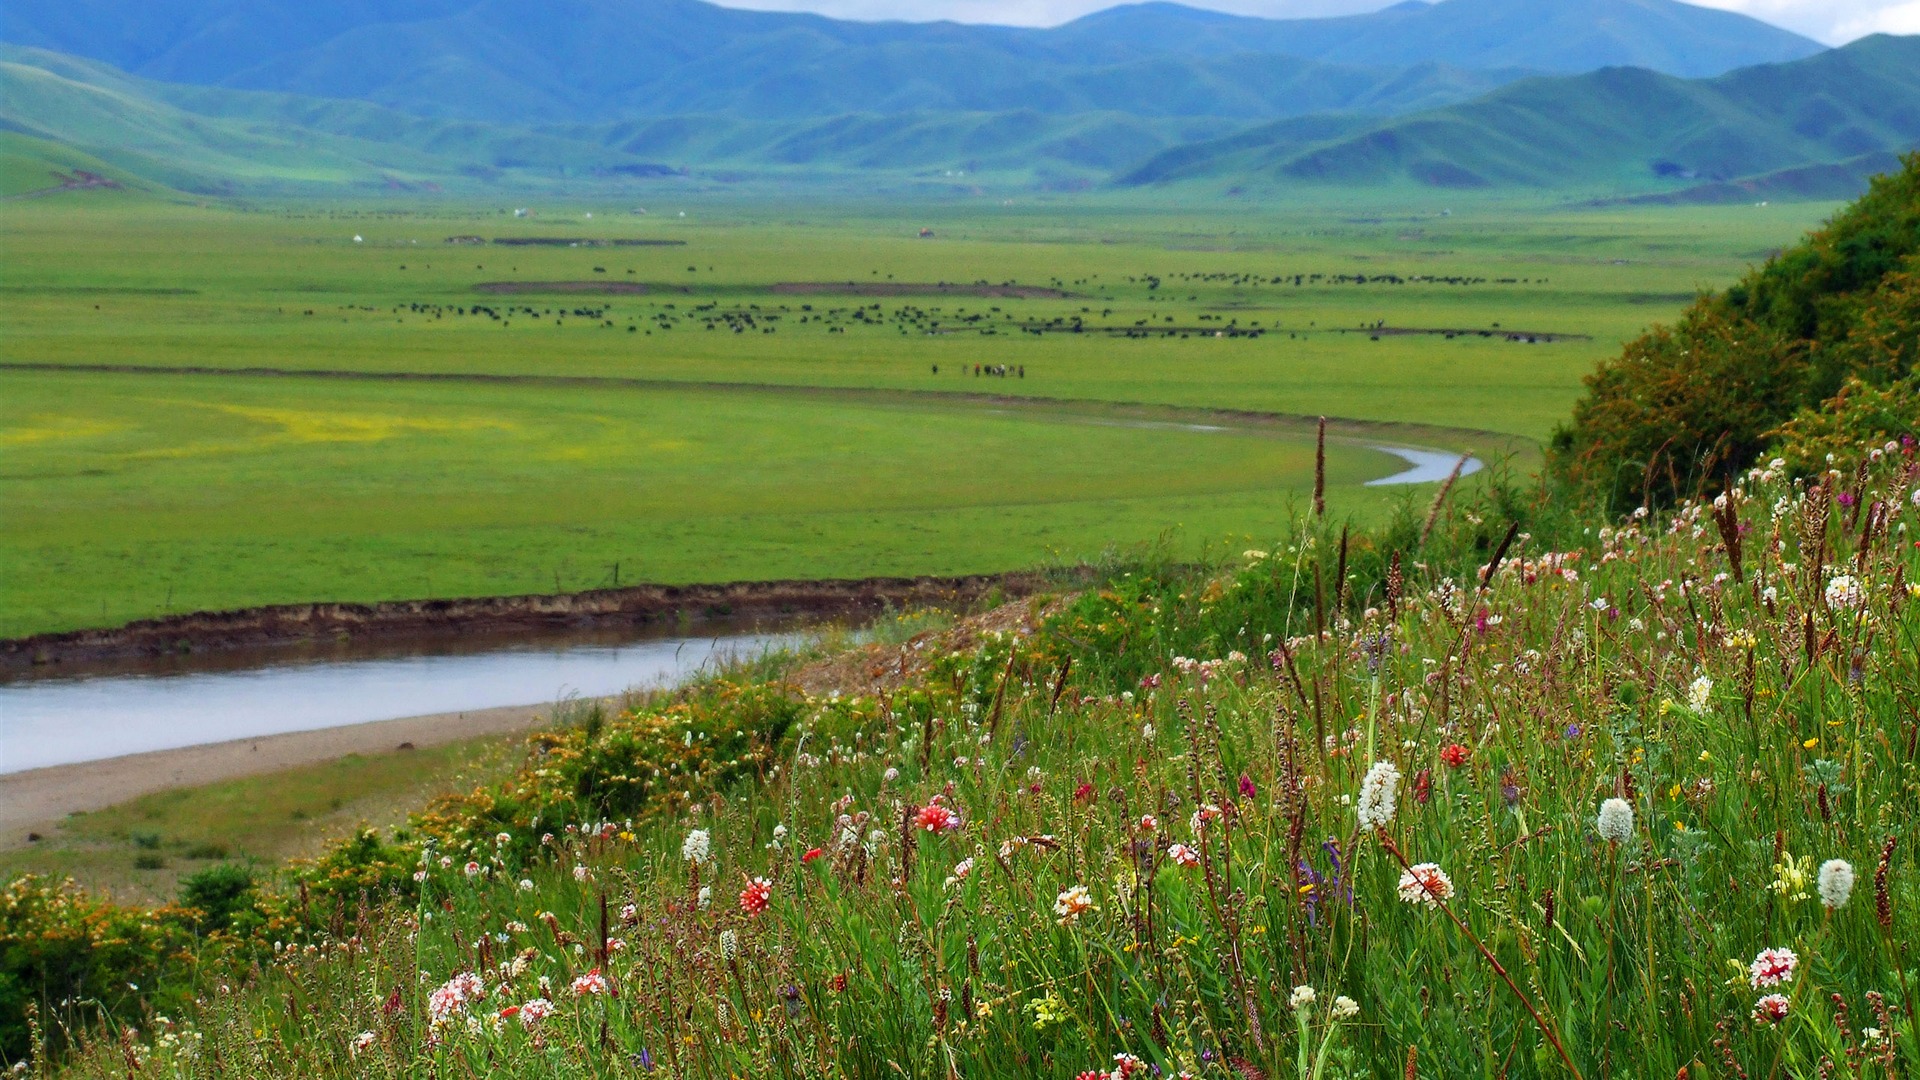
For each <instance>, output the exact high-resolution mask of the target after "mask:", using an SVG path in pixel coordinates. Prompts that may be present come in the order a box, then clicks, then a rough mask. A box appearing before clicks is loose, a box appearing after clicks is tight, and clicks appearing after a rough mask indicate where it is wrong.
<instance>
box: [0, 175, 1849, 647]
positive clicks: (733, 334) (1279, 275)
mask: <svg viewBox="0 0 1920 1080" xmlns="http://www.w3.org/2000/svg"><path fill="white" fill-rule="evenodd" d="M647 201H648V206H647V209H648V211H649V212H647V213H644V214H642V213H639V212H636V210H637V208H636V207H634V206H631V205H603V206H597V207H595V206H587V205H569V206H561V207H539V208H534V209H533V212H532V213H530V214H528V215H526V216H516V215H515V214H514V213H513V212H512V208H509V207H497V208H496V207H478V206H474V205H471V204H459V205H445V204H435V203H430V202H424V201H415V202H406V203H393V204H382V203H362V204H358V205H354V206H345V207H341V208H338V209H331V210H329V209H321V208H316V207H315V206H312V205H299V206H270V205H260V206H251V207H235V206H232V205H222V206H200V205H193V204H184V203H180V202H172V201H164V200H160V199H155V198H151V197H148V196H145V195H142V194H140V193H137V192H131V191H87V192H78V193H70V194H63V195H60V196H56V197H51V198H46V199H38V200H30V201H24V202H17V203H14V204H11V205H10V206H9V207H8V209H7V212H6V214H5V218H4V232H3V233H0V242H3V243H4V249H5V255H6V263H7V266H8V271H7V275H6V279H5V281H4V284H0V320H4V325H5V326H6V327H7V332H6V335H5V340H4V342H0V364H4V367H0V388H3V389H0V447H4V449H5V454H4V465H0V499H4V501H5V505H6V506H7V507H8V513H7V515H6V521H5V524H4V526H0V561H3V562H4V564H5V566H6V567H7V570H6V576H5V579H4V584H3V585H0V635H4V636H9V637H14V636H21V635H26V634H31V633H36V632H43V631H57V630H64V629H72V628H77V627H84V626H106V625H115V624H118V623H122V622H125V621H127V620H129V619H135V618H142V617H151V616H156V615H164V614H169V613H178V612H186V611H193V610H207V609H223V608H234V607H241V606H248V605H253V604H260V603H289V602H301V601H312V600H355V601H372V600H382V599H400V598H415V597H431V596H471V595H491V594H512V593H528V592H552V591H567V590H574V589H581V588H591V587H599V586H605V585H609V584H614V583H616V582H628V583H630V582H636V581H656V582H690V581H729V580H755V579H773V578H788V577H858V576H869V575H883V574H888V575H891V574H923V573H970V572H988V571H996V570H1006V569H1013V568H1017V567H1025V566H1031V565H1035V564H1040V563H1045V562H1049V561H1072V560H1079V559H1087V558H1095V557H1098V556H1099V555H1100V554H1101V553H1103V552H1105V551H1109V550H1112V549H1114V548H1115V547H1118V546H1125V545H1137V544H1141V543H1148V542H1156V541H1157V542H1161V543H1164V544H1166V545H1168V546H1169V548H1170V549H1171V550H1174V551H1194V550H1196V549H1199V548H1202V547H1206V546H1209V545H1220V544H1229V545H1232V544H1239V545H1242V546H1245V545H1257V544H1259V543H1260V542H1262V540H1263V539H1265V538H1270V537H1272V536H1274V535H1278V534H1279V533H1280V532H1281V531H1282V526H1283V525H1284V524H1285V523H1286V521H1287V520H1288V519H1289V518H1290V517H1291V516H1293V515H1295V514H1297V513H1299V512H1300V511H1301V510H1302V509H1303V507H1304V505H1305V503H1306V501H1307V498H1308V494H1309V490H1310V487H1311V484H1312V474H1313V446H1312V435H1311V430H1312V428H1311V419H1310V418H1312V417H1317V416H1322V415H1324V416H1328V417H1331V418H1334V423H1333V425H1332V434H1333V440H1332V443H1331V446H1330V452H1329V465H1328V483H1329V492H1330V502H1331V504H1332V505H1333V507H1334V510H1335V512H1336V513H1337V514H1340V515H1344V516H1351V517H1353V518H1355V519H1356V520H1371V519H1377V518H1378V517H1379V516H1380V515H1382V514H1384V513H1387V512H1389V511H1390V510H1391V509H1392V507H1393V506H1394V505H1395V504H1396V503H1397V502H1399V501H1401V500H1425V499H1428V498H1430V497H1431V488H1430V487H1418V486H1415V487H1410V488H1401V489H1393V488H1379V487H1366V486H1363V485H1364V484H1365V483H1366V481H1369V480H1373V479H1377V478H1380V477H1383V476H1386V475H1388V474H1390V473H1393V472H1395V471H1397V469H1398V468H1400V467H1401V463H1400V462H1399V461H1398V459H1396V458H1394V457H1392V456H1389V455H1387V454H1385V453H1382V452H1381V451H1379V450H1377V449H1374V447H1376V446H1380V445H1398V446H1415V447H1425V448H1432V449H1438V450H1442V451H1446V452H1449V453H1458V452H1463V451H1466V450H1473V451H1475V452H1477V453H1479V454H1481V455H1483V456H1486V457H1489V458H1496V459H1497V458H1503V457H1505V458H1510V459H1511V460H1513V461H1514V462H1515V463H1516V464H1518V465H1520V466H1521V467H1525V466H1527V465H1530V464H1531V463H1532V462H1533V461H1534V460H1536V458H1537V447H1538V444H1539V442H1540V440H1542V439H1544V438H1545V437H1546V436H1547V435H1548V434H1549V433H1550V431H1551V429H1552V427H1553V425H1554V424H1555V423H1557V422H1559V421H1560V420H1561V419H1562V418H1564V417H1565V416H1566V414H1567V409H1568V407H1569V405H1570V404H1571V402H1572V401H1573V399H1574V398H1575V396H1576V395H1577V393H1578V391H1579V386H1580V378H1581V376H1582V375H1584V374H1585V373H1586V372H1587V371H1589V370H1591V368H1592V366H1593V364H1594V363H1595V362H1596V361H1597V360H1599V359H1601V358H1602V357H1604V356H1607V355H1609V354H1611V353H1613V352H1615V351H1616V350H1617V349H1618V348H1619V345H1620V343H1621V342H1622V341H1623V340H1625V339H1627V338H1629V337H1631V336H1632V335H1634V334H1635V333H1637V332H1639V331H1640V330H1641V329H1642V328H1643V327H1645V326H1646V325H1648V324H1650V323H1652V322H1655V321H1659V320H1662V319H1667V318H1671V317H1672V316H1673V315H1674V314H1676V313H1677V312H1678V311H1679V309H1680V308H1681V307H1683V306H1684V305H1685V304H1686V303H1687V302H1688V301H1689V300H1691V299H1692V297H1693V296H1694V295H1695V294H1696V293H1697V291H1699V290H1701V289H1706V288H1713V287H1717V286H1719V285H1721V284H1724V283H1725V282H1726V281H1728V280H1731V279H1732V278H1733V277H1734V276H1735V275H1736V274H1737V273H1738V272H1739V271H1740V270H1741V269H1743V268H1744V267H1745V266H1747V265H1749V264H1751V263H1753V262H1756V261H1759V260H1762V259H1764V258H1765V257H1766V256H1767V254H1768V253H1769V252H1770V251H1771V250H1773V249H1774V248H1776V247H1778V246H1780V245H1781V244H1784V243H1786V242H1788V241H1789V240H1790V239H1791V238H1792V237H1794V236H1795V235H1797V234H1798V233H1800V232H1802V231H1804V230H1805V229H1806V228H1808V227H1809V226H1811V225H1814V224H1816V223H1817V222H1818V221H1819V220H1821V219H1822V218H1823V217H1824V215H1825V214H1826V213H1827V212H1829V211H1830V210H1831V207H1829V206H1825V205H1821V204H1785V205H1772V206H1766V205H1759V206H1737V207H1720V208H1684V209H1683V208H1667V207H1592V206H1558V205H1550V204H1546V203H1540V204H1538V205H1531V206H1528V205H1517V206H1516V205H1514V204H1512V203H1507V204H1495V203H1491V202H1488V203H1483V204H1476V203H1473V202H1470V201H1468V202H1462V203H1459V204H1456V205H1442V204H1440V203H1438V202H1435V203H1433V204H1432V205H1430V206H1420V205H1411V206H1410V205H1401V206H1396V207H1394V208H1392V209H1385V208H1382V207H1379V206H1373V207H1368V206H1362V205H1356V206H1353V207H1348V208H1341V209H1334V210H1326V209H1321V210H1318V211H1315V212H1312V213H1309V212H1306V211H1304V210H1302V211H1290V210H1286V209H1255V208H1253V207H1248V206H1240V205H1236V204H1234V203H1232V202H1222V203H1220V204H1218V205H1212V206H1205V207H1198V208H1195V209H1191V210H1180V211H1170V210H1167V209H1164V208H1161V209H1148V208H1143V207H1138V206H1130V205H1127V204H1123V203H1110V202H1106V201H1103V200H1102V198H1100V197H1086V198H1079V199H1068V198H1064V197H1063V198H1062V199H1059V200H1054V201H1048V200H1029V201H1025V202H1022V203H1020V204H1015V205H998V204H993V203H990V202H989V201H987V200H977V201H965V200H959V201H955V202H953V203H950V204H948V203H933V204H926V203H923V204H917V205H902V206H900V207H896V208H880V209H874V208H871V207H866V208H862V209H861V210H859V211H858V212H855V211H853V210H851V209H848V208H845V207H840V206H835V205H830V204H829V205H810V206H800V205H795V206H778V207H769V206H767V205H765V204H735V203H728V202H724V201H715V200H714V199H712V198H707V199H704V200H688V201H686V203H685V205H684V206H682V205H675V204H674V198H673V193H672V191H671V189H666V190H663V191H660V192H656V193H655V195H654V196H650V197H649V198H648V200H647ZM983 204H984V205H983ZM683 213H684V215H685V216H682V214H683ZM923 232H924V233H925V234H926V235H922V234H923ZM502 240H506V241H517V242H510V243H501V242H500V241H502ZM618 241H629V242H628V243H619V242H618ZM632 241H644V243H634V242H632ZM1236 550H1237V549H1236Z"/></svg>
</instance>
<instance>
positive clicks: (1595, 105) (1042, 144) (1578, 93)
mask: <svg viewBox="0 0 1920 1080" xmlns="http://www.w3.org/2000/svg"><path fill="white" fill-rule="evenodd" d="M1227 59H1228V60H1229V61H1231V60H1232V59H1233V58H1231V57H1229V58H1227ZM0 61H4V62H0V92H3V93H0V127H5V128H8V129H11V130H14V131H19V132H23V133H25V134H28V135H32V136H35V137H37V138H43V139H47V140H52V141H55V142H59V143H62V144H65V145H69V146H73V147H76V148H78V149H79V150H80V151H83V152H85V153H88V154H92V155H96V156H97V157H98V158H99V159H100V160H103V161H106V162H108V163H110V164H112V165H114V166H116V167H119V168H122V169H125V170H127V171H128V173H129V174H131V175H133V176H136V177H139V178H144V179H147V180H150V181H153V182H155V183H158V184H162V185H165V186H169V187H176V188H181V189H185V190H192V191H226V190H236V191H274V190H280V191H297V190H310V189H314V188H318V187H329V186H337V185H343V184H344V185H348V186H360V187H394V186H400V187H411V186H421V185H440V186H444V187H459V188H462V189H472V190H486V189H495V188H499V189H512V188H518V187H529V188H535V189H542V190H552V189H555V188H556V187H558V188H561V189H566V190H587V189H589V188H591V189H593V190H601V191H605V190H609V189H611V190H620V189H622V188H623V187H631V186H632V185H633V184H634V183H635V182H639V183H642V184H658V183H660V182H661V181H660V179H659V178H660V177H662V176H667V175H673V176H683V177H687V178H690V179H691V180H693V181H694V182H698V183H717V182H726V183H731V182H734V181H738V180H760V181H772V182H778V183H835V184H841V183H854V184H858V185H864V186H867V187H880V188H888V189H890V190H904V189H907V188H912V187H915V186H920V187H924V186H926V185H929V184H931V185H934V186H936V187H941V188H945V189H949V190H951V189H955V188H958V189H966V190H971V189H972V188H974V187H975V186H981V185H984V186H987V187H994V188H1000V189H1005V188H1010V187H1011V188H1085V187H1089V186H1095V185H1099V184H1104V183H1107V182H1108V181H1109V180H1110V179H1112V178H1114V177H1119V178H1120V182H1121V183H1122V184H1123V185H1136V186H1137V185H1142V184H1160V183H1182V184H1185V185H1187V186H1191V187H1196V188H1199V189H1211V190H1213V191H1214V192H1222V191H1226V190H1229V189H1233V190H1238V191H1243V192H1244V191H1254V192H1258V191H1261V190H1270V191H1287V190H1293V189H1296V188H1299V189H1321V190H1325V189H1328V188H1340V189H1361V188H1367V187H1395V186H1398V187H1431V188H1442V189H1485V190H1505V189H1529V188H1530V189H1534V190H1541V191H1558V192H1566V193H1569V194H1577V195H1579V196H1580V197H1585V198H1602V199H1608V198H1626V199H1634V198H1658V199H1661V200H1671V201H1725V200H1729V199H1744V198H1755V199H1762V198H1837V197H1845V196H1847V195H1849V194H1852V193H1854V192H1856V191H1858V190H1859V189H1860V187H1861V186H1862V185H1863V184H1864V180H1865V177H1866V176H1867V175H1870V174H1871V173H1872V172H1875V171H1882V170H1884V169H1885V168H1886V167H1887V163H1888V162H1889V161H1891V160H1892V158H1891V155H1892V154H1894V153H1897V152H1900V151H1903V150H1906V149H1909V148H1911V147H1912V146H1914V145H1916V144H1920V38H1892V37H1884V36H1883V37H1875V38H1869V39H1865V40H1863V41H1861V42H1857V43H1855V44H1854V45H1851V46H1848V47H1846V48H1842V49H1837V50H1831V51H1827V52H1823V53H1820V54H1818V55H1816V56H1813V57H1810V58H1808V59H1805V60H1800V61H1796V62H1793V63H1789V64H1780V65H1766V66H1761V67H1755V68H1747V69H1742V70H1739V71H1735V72H1731V73H1728V74H1726V75H1723V76H1720V77H1717V78H1714V79H1704V80H1686V79H1677V78H1673V77H1670V76H1664V75H1659V74H1657V73H1654V72H1650V71H1645V70H1641V69H1633V68H1608V69H1603V70H1601V71H1597V72H1592V73H1588V74H1585V75H1578V76H1568V77H1536V78H1530V79H1527V80H1525V81H1522V82H1519V83H1516V84H1513V85H1510V86H1507V87H1505V88H1502V89H1500V90H1497V91H1494V92H1492V93H1490V94H1487V95H1484V96H1482V97H1480V98H1478V99H1476V100H1474V101H1471V102H1467V103H1462V104H1454V105H1449V106H1446V107H1442V108H1437V109H1429V110H1424V111H1420V112H1415V113H1411V114H1407V115H1401V116H1395V117H1381V116H1378V115H1371V116H1370V115H1364V114H1361V113H1358V112H1353V111H1346V112H1323V113H1316V114H1313V115H1307V116H1295V117H1289V118H1285V119H1281V120H1278V121H1273V122H1269V123H1265V124H1259V125H1256V126H1252V127H1247V126H1245V122H1244V120H1237V119H1234V118H1231V117H1221V116H1177V115H1174V116H1143V115H1140V114H1137V113H1131V112H1127V111H1123V110H1088V111H1077V112H1064V113H1062V112H1049V111H1046V110H1045V109H1043V108H1041V107H1037V106H1038V103H1036V107H1032V108H1020V109H1004V110H965V109H921V110H900V111H889V112H881V111H861V112H851V113H843V114H840V115H834V116H823V117H799V118H771V119H770V118H752V117H739V116H731V115H726V114H723V113H685V114H678V115H671V116H660V117H641V118H634V119H628V120H621V121H615V122H603V123H574V124H553V125H537V126H535V125H529V126H511V125H500V124H488V123H482V122H478V121H472V120H458V119H441V118H428V117H418V116H413V115H409V114H406V113H402V112H398V111H395V110H391V109H387V108H385V107H382V106H379V105H374V104H370V103H367V102H361V101H350V100H338V99H325V98H314V97H306V96H301V95H293V94H283V93H268V92H261V91H246V90H233V89H227V88H220V87H203V86H188V85H182V84H176V83H162V82H156V81H153V80H148V79H142V78H138V77H135V76H130V75H127V74H126V73H124V72H120V71H118V70H116V69H114V68H112V67H111V66H109V65H106V64H104V63H100V62H97V61H91V60H84V59H79V58H75V57H70V56H62V55H59V54H54V53H48V52H44V51H41V50H34V49H26V48H19V47H14V46H0ZM675 182H685V180H679V181H675Z"/></svg>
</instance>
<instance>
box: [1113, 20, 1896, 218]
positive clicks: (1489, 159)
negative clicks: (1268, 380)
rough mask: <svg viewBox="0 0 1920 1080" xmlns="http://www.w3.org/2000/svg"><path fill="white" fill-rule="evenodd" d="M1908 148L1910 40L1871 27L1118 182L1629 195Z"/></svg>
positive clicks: (1311, 138) (1485, 102)
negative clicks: (1770, 53) (1796, 56)
mask: <svg viewBox="0 0 1920 1080" xmlns="http://www.w3.org/2000/svg"><path fill="white" fill-rule="evenodd" d="M1916 144H1920V37H1906V38H1896V37H1888V36H1885V35H1879V36H1875V37H1871V38H1866V39H1863V40H1861V41H1858V42H1855V43H1854V44H1852V45H1849V46H1847V47H1845V48H1841V49H1835V50H1831V51H1829V52H1826V53H1822V54H1820V55H1817V56H1814V57H1810V58H1808V59H1805V60H1800V61H1796V62H1793V63H1788V64H1774V65H1764V66H1759V67H1753V68H1745V69H1742V70H1739V71H1735V72H1730V73H1728V74H1726V75H1723V76H1720V77H1718V78H1714V79H1700V80H1686V79H1677V78H1673V77H1671V76H1666V75H1661V74H1658V73H1656V72H1651V71H1645V70H1641V69H1636V68H1607V69H1603V70H1600V71H1596V72H1592V73H1590V74H1586V75H1578V76H1570V77H1561V78H1542V79H1529V80H1526V81H1524V82H1520V83H1517V84H1514V85H1512V86H1509V87H1505V88H1503V89H1500V90H1497V91H1495V92H1493V93H1491V94H1489V95H1487V96H1485V97H1483V98H1480V99H1478V100H1476V101H1472V102H1468V103H1464V104H1460V105H1452V106H1447V107H1444V108H1441V109H1436V110H1432V111H1428V112H1422V113H1416V114H1412V115H1408V116H1402V117H1396V118H1393V119H1389V120H1385V121H1378V122H1373V123H1370V124H1365V125H1360V130H1357V131H1355V130H1348V131H1340V130H1337V129H1336V130H1335V131H1333V132H1332V133H1331V134H1328V133H1326V132H1324V131H1321V130H1315V129H1313V128H1312V127H1311V126H1310V125H1300V124H1298V123H1295V122H1291V121H1282V122H1279V123H1275V124H1270V125H1264V126H1262V127H1259V128H1255V129H1253V130H1250V131H1244V132H1240V133H1237V134H1235V135H1232V136H1228V137H1226V138H1223V139H1219V140H1215V141H1213V142H1211V143H1207V144H1203V145H1193V146H1182V147H1176V148H1173V149H1171V150H1168V151H1166V152H1164V153H1162V154H1160V155H1157V156H1156V157H1155V158H1153V159H1151V160H1149V161H1148V162H1146V163H1145V164H1144V165H1142V166H1141V167H1140V168H1138V169H1135V170H1133V171H1131V172H1130V173H1128V174H1127V175H1126V176H1125V177H1123V178H1122V183H1127V184H1150V183H1165V182H1170V181H1181V180H1207V181H1213V182H1229V183H1236V184H1243V183H1247V182H1265V183H1270V184H1288V183H1308V184H1337V185H1355V184H1362V185H1372V184H1391V183H1408V182H1410V183H1414V184H1420V185H1425V186H1433V187H1451V188H1485V187H1495V186H1516V185H1517V186H1526V187H1543V188H1564V187H1569V186H1576V185H1582V184H1588V185H1613V186H1618V187H1622V188H1625V189H1627V190H1632V189H1634V188H1640V189H1646V188H1650V187H1655V186H1660V187H1668V188H1672V187H1675V186H1680V185H1682V184H1688V185H1697V184H1699V183H1701V182H1725V181H1732V180H1735V179H1738V178H1743V177H1755V176H1758V175H1761V174H1768V173H1775V172H1779V171H1781V170H1792V169H1797V168H1801V167H1804V166H1810V165H1819V164H1833V163H1839V162H1843V161H1847V160H1849V159H1858V158H1861V157H1862V156H1863V155H1875V154H1882V155H1884V154H1887V153H1893V152H1899V151H1903V150H1906V149H1909V148H1911V147H1913V146H1914V145H1916ZM1878 160H1884V159H1878Z"/></svg>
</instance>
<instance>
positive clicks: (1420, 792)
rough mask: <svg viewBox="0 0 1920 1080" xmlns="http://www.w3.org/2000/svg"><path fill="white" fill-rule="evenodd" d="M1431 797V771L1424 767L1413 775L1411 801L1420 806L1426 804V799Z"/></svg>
mask: <svg viewBox="0 0 1920 1080" xmlns="http://www.w3.org/2000/svg"><path fill="white" fill-rule="evenodd" d="M1432 798H1433V773H1431V772H1429V771H1427V770H1426V769H1421V770H1420V771H1419V772H1418V773H1416V774H1414V777H1413V801H1414V802H1417V803H1419V804H1420V805H1421V806H1425V805H1427V801H1428V800H1430V799H1432Z"/></svg>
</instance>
